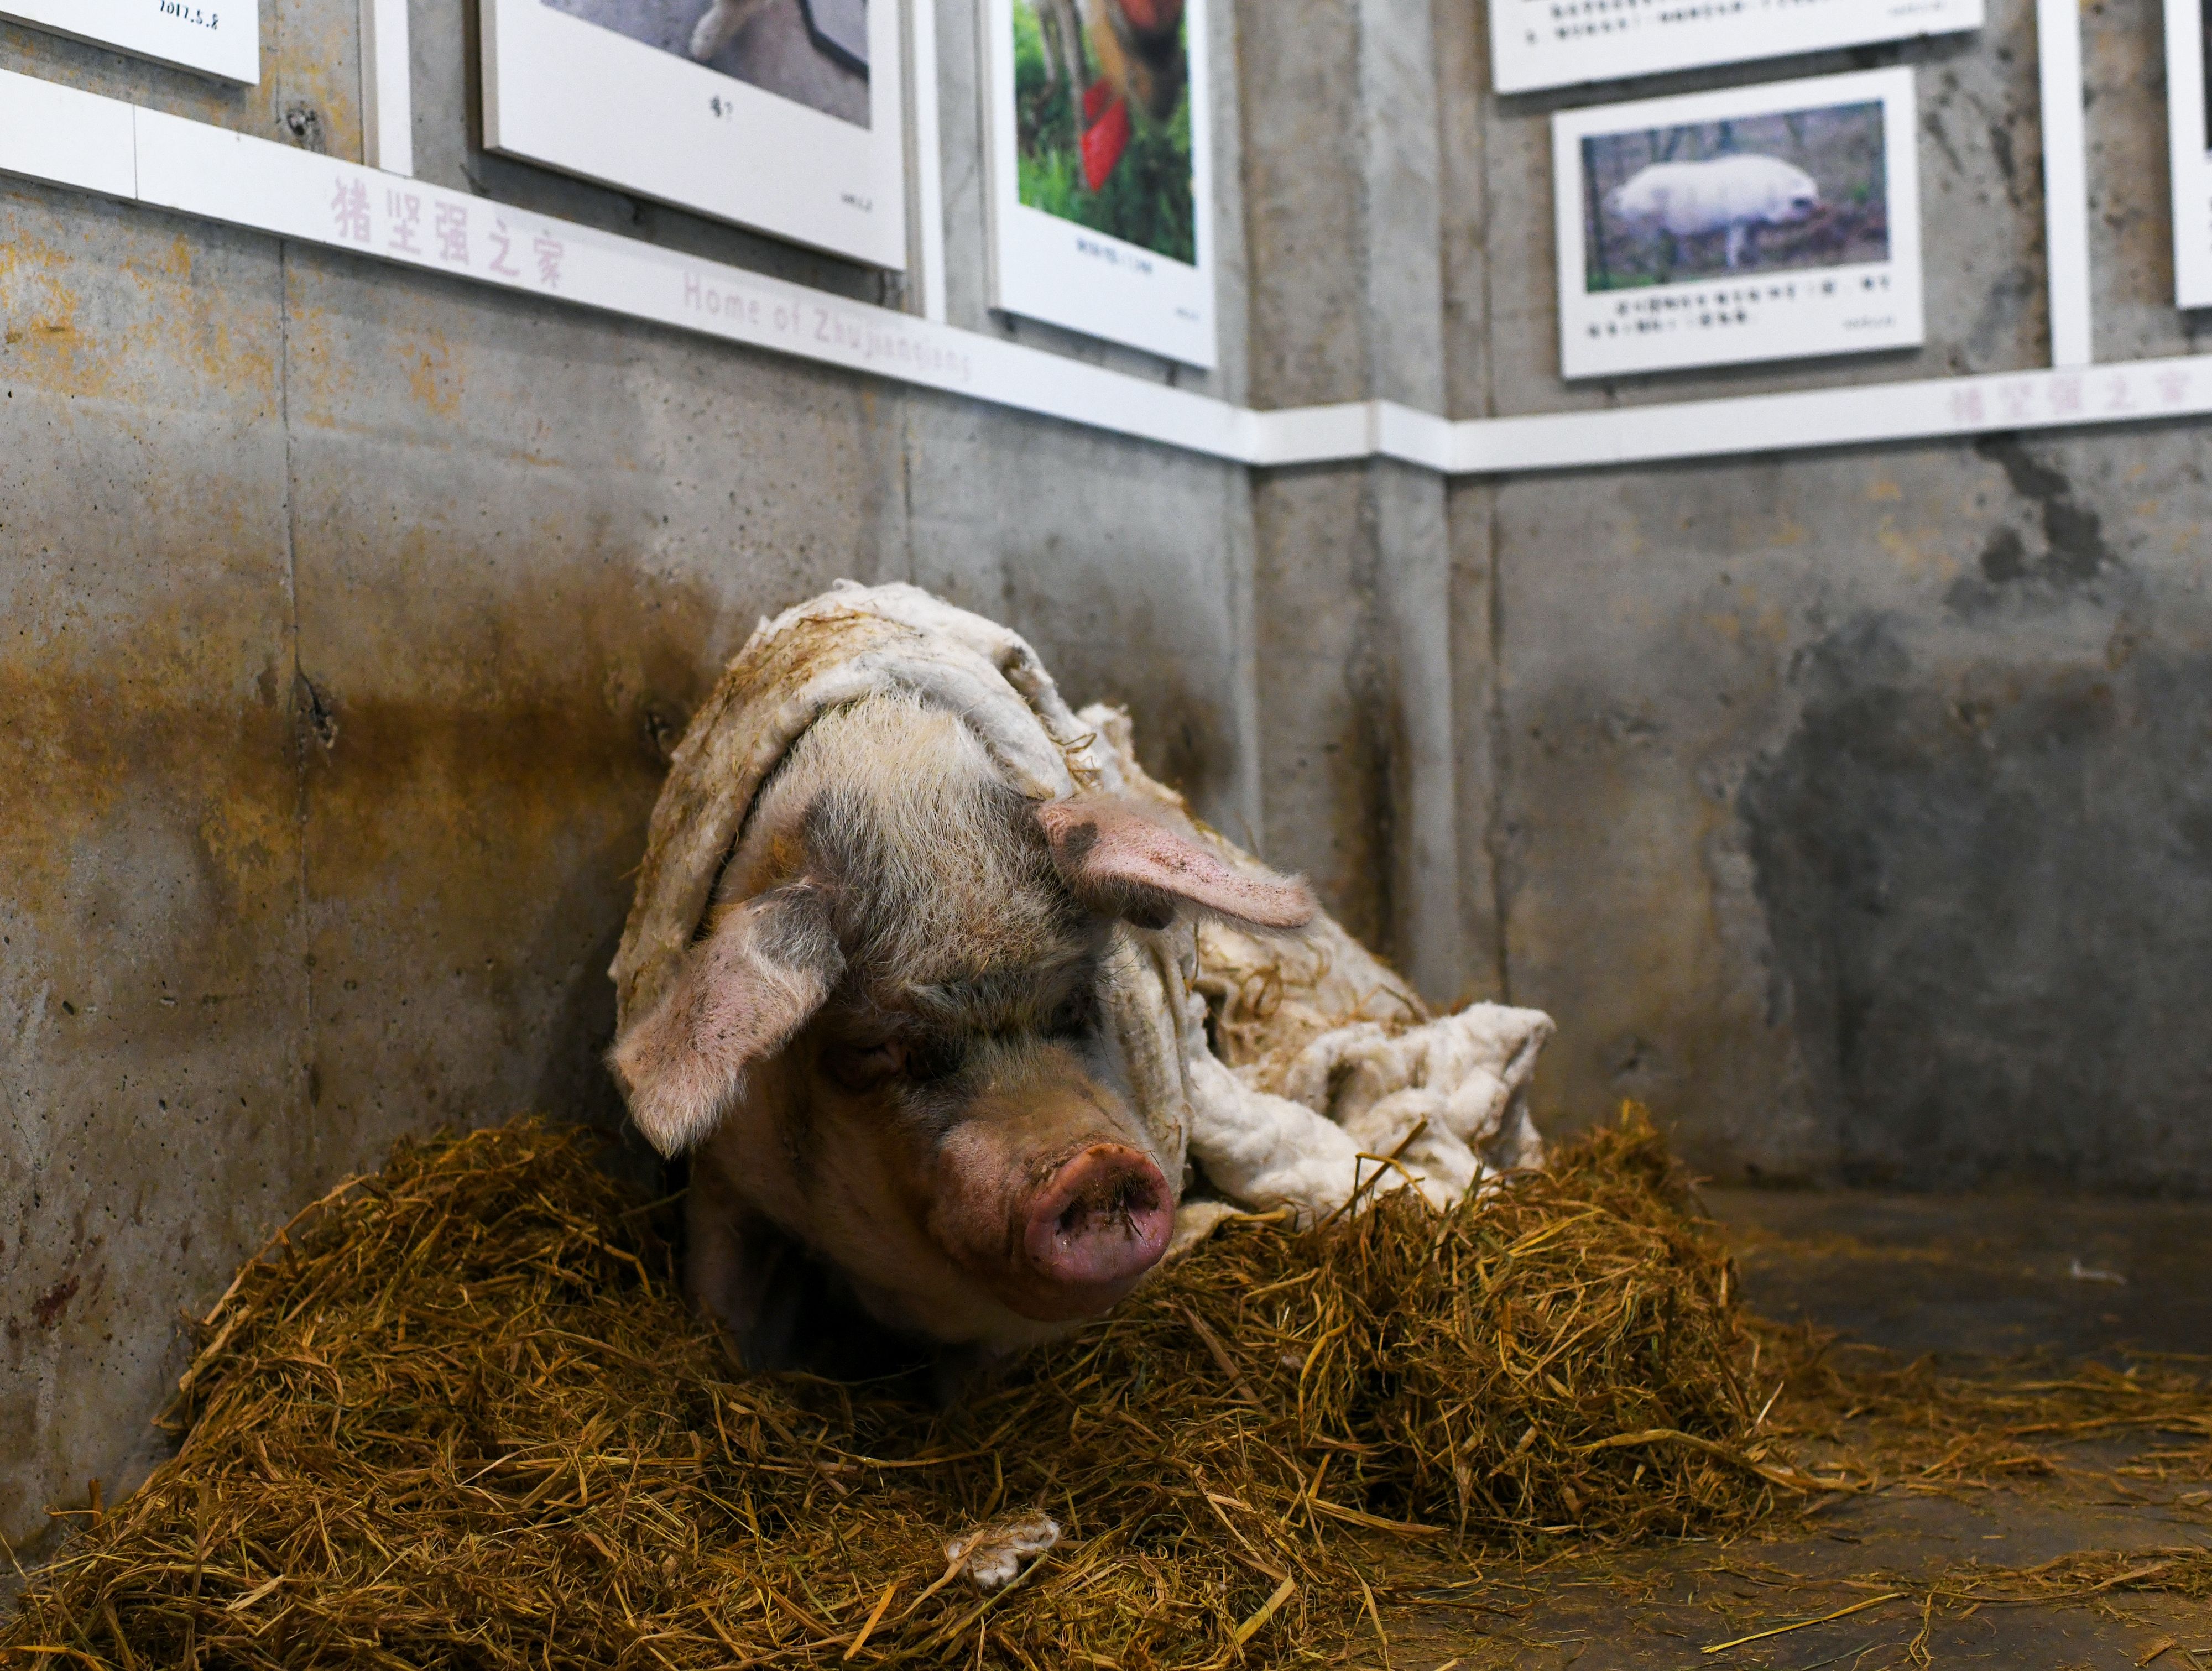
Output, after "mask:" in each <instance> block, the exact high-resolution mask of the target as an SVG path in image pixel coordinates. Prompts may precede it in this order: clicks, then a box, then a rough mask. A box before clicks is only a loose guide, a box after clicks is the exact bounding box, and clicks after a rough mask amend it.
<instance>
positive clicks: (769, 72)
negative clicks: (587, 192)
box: [482, 0, 906, 268]
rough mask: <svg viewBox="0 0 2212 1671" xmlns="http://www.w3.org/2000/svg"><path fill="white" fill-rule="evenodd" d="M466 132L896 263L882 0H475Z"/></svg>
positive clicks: (898, 214) (898, 196)
mask: <svg viewBox="0 0 2212 1671" xmlns="http://www.w3.org/2000/svg"><path fill="white" fill-rule="evenodd" d="M482 4H483V35H484V52H483V60H484V62H483V76H484V143H485V145H486V146H487V147H488V148H489V149H492V150H495V151H499V152H501V153H503V154H505V155H508V156H513V157H520V158H523V159H526V161H532V162H539V163H544V165H545V166H546V167H551V168H558V169H561V170H562V172H564V173H571V174H576V175H580V176H581V177H582V178H583V179H590V180H596V181H598V182H599V183H600V184H601V185H611V186H615V187H617V188H618V189H619V190H622V191H635V192H637V193H638V194H639V195H641V196H643V197H654V198H658V199H659V201H660V202H662V203H667V204H676V205H677V206H678V207H679V208H683V209H691V210H697V211H698V212H699V213H701V214H702V215H711V216H714V217H715V218H716V219H718V220H723V221H730V222H735V223H737V224H738V225H740V226H746V227H751V228H756V229H757V230H759V231H762V232H766V233H771V234H775V236H777V237H779V238H788V239H790V240H792V241H793V242H794V243H800V244H811V245H812V246H814V247H815V248H817V249H823V250H828V251H829V252H831V253H833V254H836V255H843V256H849V257H851V258H853V259H854V260H856V261H865V262H867V263H869V264H871V265H873V266H878V267H890V268H899V267H903V266H904V265H905V264H906V173H905V163H904V137H903V128H902V123H901V120H900V114H899V95H900V86H899V17H898V0H482Z"/></svg>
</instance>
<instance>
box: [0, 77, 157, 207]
mask: <svg viewBox="0 0 2212 1671" xmlns="http://www.w3.org/2000/svg"><path fill="white" fill-rule="evenodd" d="M131 108H132V107H131V106H129V105H125V104H119V103H118V102H117V101H116V100H113V99H98V98H94V96H93V95H91V94H88V93H79V92H77V91H76V90H75V89H74V88H66V87H57V86H55V85H54V84H53V83H52V82H42V81H37V80H34V79H33V78H32V77H31V76H14V75H10V76H6V77H5V79H4V81H0V169H4V170H6V171H7V172H8V173H16V174H28V175H29V176H30V177H31V178H32V179H43V180H52V182H53V183H54V184H55V185H74V186H76V187H78V188H79V189H81V190H82V191H98V192H100V194H102V195H103V196H105V197H130V196H131V195H132V194H133V193H135V192H136V191H137V189H138V175H137V147H136V143H135V141H134V140H133V138H132V136H131Z"/></svg>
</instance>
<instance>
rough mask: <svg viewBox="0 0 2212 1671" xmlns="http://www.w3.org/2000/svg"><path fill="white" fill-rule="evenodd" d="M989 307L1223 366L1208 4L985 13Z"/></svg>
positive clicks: (1056, 4)
mask: <svg viewBox="0 0 2212 1671" xmlns="http://www.w3.org/2000/svg"><path fill="white" fill-rule="evenodd" d="M983 31H984V58H985V60H986V62H985V65H984V70H985V75H984V85H985V87H986V88H987V90H988V99H989V112H990V114H989V127H990V133H989V144H988V146H987V155H988V159H989V183H990V200H991V305H992V306H993V307H998V308H1001V309H1003V310H1004V311H1006V312H1007V313H1019V314H1022V315H1024V316H1025V317H1027V318H1029V319H1042V320H1045V321H1047V322H1048V323H1049V324H1052V325H1062V326H1065V327H1066V329H1068V330H1070V331H1082V332H1084V333H1085V335H1087V336H1091V337H1105V338H1107V339H1109V340H1110V341H1113V342H1117V343H1128V344H1130V345H1131V346H1132V347H1135V348H1141V349H1148V350H1149V351H1151V352H1152V353H1154V354H1158V355H1163V356H1164V357H1165V358H1167V359H1170V360H1179V361H1181V362H1183V363H1184V364H1186V365H1193V366H1211V365H1212V364H1213V363H1214V357H1215V353H1214V324H1215V320H1214V297H1213V279H1214V275H1213V252H1212V202H1213V181H1212V146H1211V144H1210V143H1209V131H1208V123H1207V119H1206V118H1207V112H1208V107H1209V104H1210V100H1208V97H1207V76H1206V0H1188V3H1186V0H985V3H984V6H983Z"/></svg>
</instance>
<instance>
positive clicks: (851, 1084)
mask: <svg viewBox="0 0 2212 1671" xmlns="http://www.w3.org/2000/svg"><path fill="white" fill-rule="evenodd" d="M906 1058H907V1051H906V1047H905V1046H904V1045H902V1044H901V1043H899V1042H897V1041H896V1039H890V1040H886V1041H885V1042H883V1043H881V1044H868V1045H863V1044H833V1045H831V1046H829V1048H827V1049H825V1050H824V1051H823V1053H822V1071H823V1072H825V1073H827V1074H828V1075H829V1077H830V1078H831V1079H835V1080H836V1082H837V1083H838V1084H839V1085H842V1086H843V1087H844V1088H845V1089H846V1090H848V1091H872V1090H874V1089H875V1088H876V1087H877V1086H878V1085H881V1084H883V1082H884V1080H886V1079H890V1077H891V1076H892V1075H893V1074H894V1073H896V1072H900V1071H901V1070H902V1069H903V1068H904V1067H905V1066H906Z"/></svg>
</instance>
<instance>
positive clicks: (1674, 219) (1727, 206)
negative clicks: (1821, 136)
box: [1605, 152, 1820, 270]
mask: <svg viewBox="0 0 2212 1671" xmlns="http://www.w3.org/2000/svg"><path fill="white" fill-rule="evenodd" d="M1605 207H1606V212H1607V213H1608V214H1609V215H1611V216H1613V218H1614V219H1616V220H1618V221H1620V222H1623V223H1625V224H1626V225H1627V226H1629V227H1631V228H1634V229H1636V230H1638V231H1640V232H1643V233H1644V234H1651V233H1656V232H1666V233H1671V234H1673V235H1674V236H1675V237H1677V238H1695V237H1699V236H1700V235H1702V234H1707V233H1714V232H1720V231H1723V230H1725V231H1726V232H1727V234H1728V264H1729V269H1730V270H1735V268H1737V267H1740V266H1741V265H1742V264H1743V258H1744V257H1745V255H1746V254H1747V253H1755V252H1756V243H1755V240H1756V238H1757V236H1758V231H1759V228H1761V227H1779V226H1794V225H1796V224H1798V223H1800V222H1805V221H1809V220H1811V219H1812V218H1813V216H1815V215H1817V214H1819V213H1820V185H1819V184H1818V182H1816V181H1815V180H1814V178H1813V177H1812V175H1810V174H1808V173H1806V172H1805V171H1804V170H1803V169H1802V168H1800V167H1796V165H1795V164H1793V163H1788V162H1784V161H1782V159H1781V158H1779V157H1773V156H1759V155H1755V154H1753V153H1750V152H1739V153H1737V154H1735V155H1731V156H1717V157H1712V158H1709V159H1708V160H1706V161H1703V162H1654V163H1650V164H1648V165H1647V166H1645V167H1642V168H1639V169H1638V170H1637V171H1636V172H1635V173H1633V174H1632V175H1630V176H1629V177H1628V179H1626V180H1625V181H1623V182H1622V183H1621V184H1620V185H1616V186H1615V187H1613V190H1612V191H1610V192H1608V193H1607V196H1606V199H1605Z"/></svg>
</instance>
